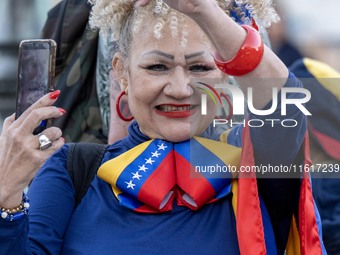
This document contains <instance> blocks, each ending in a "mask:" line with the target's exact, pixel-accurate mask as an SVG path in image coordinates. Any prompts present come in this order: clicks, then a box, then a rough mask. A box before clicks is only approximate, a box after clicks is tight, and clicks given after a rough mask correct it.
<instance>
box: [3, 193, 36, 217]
mask: <svg viewBox="0 0 340 255" xmlns="http://www.w3.org/2000/svg"><path fill="white" fill-rule="evenodd" d="M29 206H30V204H29V200H28V197H27V196H26V194H25V193H24V192H23V193H22V198H21V202H20V204H19V205H17V206H15V207H3V206H1V205H0V217H1V218H2V219H4V220H6V221H16V220H20V219H22V218H23V217H24V216H25V215H27V214H28V208H29Z"/></svg>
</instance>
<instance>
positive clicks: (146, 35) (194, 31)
mask: <svg viewBox="0 0 340 255" xmlns="http://www.w3.org/2000/svg"><path fill="white" fill-rule="evenodd" d="M155 25H157V20H155V19H149V20H148V22H145V23H144V25H143V26H142V27H140V29H138V30H135V31H134V33H133V37H132V49H133V48H136V47H137V48H140V47H142V48H150V49H151V48H159V49H168V50H170V49H172V48H174V49H175V50H181V49H185V48H188V47H190V48H197V49H200V50H198V51H206V50H211V49H212V45H211V43H210V41H209V40H208V38H207V36H206V35H205V33H204V32H203V31H202V30H201V28H200V27H199V26H198V25H197V24H196V23H194V22H193V21H191V20H189V19H187V20H186V21H185V23H182V24H180V25H178V26H177V31H176V33H174V32H173V31H172V30H171V29H172V28H171V26H167V25H166V24H164V27H163V28H162V33H161V35H160V36H159V37H157V36H156V35H155V33H156V32H157V31H156V32H155Z"/></svg>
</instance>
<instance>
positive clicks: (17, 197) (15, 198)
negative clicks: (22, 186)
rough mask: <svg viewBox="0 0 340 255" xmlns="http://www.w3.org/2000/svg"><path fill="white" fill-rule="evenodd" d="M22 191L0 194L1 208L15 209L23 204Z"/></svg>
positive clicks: (2, 192)
mask: <svg viewBox="0 0 340 255" xmlns="http://www.w3.org/2000/svg"><path fill="white" fill-rule="evenodd" d="M21 200H22V191H18V192H4V191H1V192H0V207H3V208H14V207H16V206H18V205H19V204H20V203H21Z"/></svg>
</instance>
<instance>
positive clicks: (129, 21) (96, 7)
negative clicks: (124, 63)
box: [89, 0, 279, 57]
mask: <svg viewBox="0 0 340 255" xmlns="http://www.w3.org/2000/svg"><path fill="white" fill-rule="evenodd" d="M216 2H217V3H218V5H219V6H220V7H221V8H222V9H223V10H224V11H225V12H226V13H227V14H228V15H229V16H231V17H232V18H233V19H234V20H235V21H237V22H240V23H244V24H251V21H252V19H254V20H257V21H260V22H261V24H262V25H263V26H264V27H269V26H270V24H271V23H272V22H277V21H278V20H279V18H278V15H277V13H276V11H275V10H274V8H273V7H272V0H216ZM89 3H91V4H92V11H91V15H90V20H89V24H90V27H91V28H92V29H100V33H102V34H105V35H108V34H110V35H111V36H112V40H115V41H117V42H118V46H119V50H120V52H121V54H122V55H123V56H124V57H127V56H128V54H129V50H130V47H131V41H132V36H133V33H134V32H137V31H139V29H140V27H141V25H142V24H144V23H145V20H146V19H147V18H148V17H150V15H153V17H154V18H155V20H156V23H155V25H154V35H155V37H156V38H160V37H161V36H162V30H163V29H164V27H165V26H166V25H168V26H169V28H170V31H171V33H172V35H173V36H178V35H179V24H181V25H184V27H185V22H183V20H184V15H183V14H181V13H179V12H177V11H176V10H173V9H171V8H170V7H169V6H168V5H167V4H166V3H164V2H163V0H153V1H151V2H150V3H149V4H148V5H147V6H145V7H142V8H138V9H135V8H134V3H135V0H89ZM187 33H188V32H187V31H186V30H185V29H182V30H181V39H182V40H181V42H182V43H186V36H187Z"/></svg>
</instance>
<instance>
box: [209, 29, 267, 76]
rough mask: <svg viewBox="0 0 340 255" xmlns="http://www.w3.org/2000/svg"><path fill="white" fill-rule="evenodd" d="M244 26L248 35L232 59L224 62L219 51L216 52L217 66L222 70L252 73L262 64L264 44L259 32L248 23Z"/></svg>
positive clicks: (235, 73) (228, 72) (238, 73)
mask: <svg viewBox="0 0 340 255" xmlns="http://www.w3.org/2000/svg"><path fill="white" fill-rule="evenodd" d="M242 27H243V28H244V29H245V30H247V37H246V39H245V41H244V43H243V45H242V47H241V49H240V50H239V51H238V52H237V54H236V56H235V57H234V58H233V59H232V60H230V61H228V62H223V60H221V57H220V55H219V54H218V53H217V52H215V54H214V59H215V64H216V65H217V67H218V68H219V69H220V70H221V71H222V72H224V73H226V74H228V75H232V76H241V75H245V74H247V73H250V72H251V71H253V70H254V69H255V68H256V67H257V66H258V65H259V64H260V62H261V60H262V57H263V52H264V44H263V41H262V38H261V35H260V34H259V32H257V31H256V29H254V28H253V27H251V26H248V25H242Z"/></svg>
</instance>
